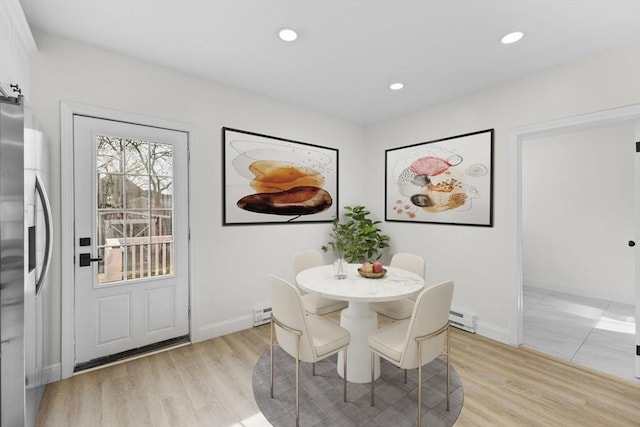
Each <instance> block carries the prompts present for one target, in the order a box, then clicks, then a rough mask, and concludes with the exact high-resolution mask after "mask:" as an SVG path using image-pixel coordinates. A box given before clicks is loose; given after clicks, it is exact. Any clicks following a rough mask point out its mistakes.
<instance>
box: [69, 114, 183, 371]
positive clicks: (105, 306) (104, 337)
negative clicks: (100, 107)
mask: <svg viewBox="0 0 640 427" xmlns="http://www.w3.org/2000/svg"><path fill="white" fill-rule="evenodd" d="M73 135H74V136H73V149H74V171H73V172H74V183H75V189H74V220H75V229H74V233H75V241H74V248H75V261H74V264H75V266H74V273H75V291H74V297H75V303H74V310H75V312H74V319H75V364H76V366H77V365H79V364H82V363H85V362H88V361H93V360H96V359H100V358H103V357H105V356H110V355H114V354H117V353H121V352H125V351H128V350H132V349H138V348H140V347H144V346H147V345H151V344H154V343H158V342H161V341H165V340H169V339H172V338H177V337H181V336H185V335H188V333H189V283H188V280H189V278H188V263H189V262H188V239H189V236H188V233H189V228H188V227H189V226H188V203H187V201H188V134H187V133H185V132H181V131H175V130H168V129H163V128H158V127H152V126H144V125H137V124H131V123H125V122H119V121H113V120H106V119H99V118H93V117H86V116H81V115H74V116H73Z"/></svg>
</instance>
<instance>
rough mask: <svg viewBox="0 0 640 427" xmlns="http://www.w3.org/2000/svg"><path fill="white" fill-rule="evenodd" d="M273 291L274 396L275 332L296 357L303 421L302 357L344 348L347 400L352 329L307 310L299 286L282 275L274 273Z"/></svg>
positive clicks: (317, 358) (311, 357)
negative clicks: (282, 277) (348, 354)
mask: <svg viewBox="0 0 640 427" xmlns="http://www.w3.org/2000/svg"><path fill="white" fill-rule="evenodd" d="M269 289H270V292H271V304H272V305H271V306H272V312H271V346H270V358H271V360H270V363H271V398H273V397H274V385H273V376H274V371H273V347H274V332H275V337H276V338H277V341H278V345H279V346H280V347H281V348H282V349H283V350H284V351H285V352H287V353H288V354H289V355H290V356H292V357H294V358H295V370H296V426H298V425H299V423H300V402H299V395H300V391H299V384H300V361H302V362H307V363H313V364H314V371H313V373H314V375H315V363H316V362H318V361H320V360H322V359H325V358H326V357H328V356H331V355H333V354H336V353H337V352H339V351H340V350H343V352H344V364H343V377H344V391H343V394H344V396H343V399H344V401H345V402H346V401H347V351H346V350H347V347H348V346H349V342H350V340H351V335H350V334H349V331H347V330H346V329H344V328H343V327H341V326H339V325H337V324H335V323H333V322H331V321H329V320H327V319H324V318H322V317H320V316H314V315H311V314H309V313H306V312H305V310H304V308H303V306H302V298H301V296H300V291H299V290H298V288H297V287H296V286H294V285H292V284H291V283H289V282H287V281H286V280H283V279H281V278H279V277H276V276H273V275H271V276H270V279H269Z"/></svg>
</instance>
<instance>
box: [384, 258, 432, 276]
mask: <svg viewBox="0 0 640 427" xmlns="http://www.w3.org/2000/svg"><path fill="white" fill-rule="evenodd" d="M389 265H390V266H391V267H398V268H402V269H403V270H407V271H410V272H412V273H415V274H417V275H419V276H420V277H422V278H423V279H424V275H425V273H424V271H425V266H424V259H423V258H422V257H421V256H419V255H415V254H409V253H397V254H395V255H394V256H393V257H392V258H391V262H390V263H389Z"/></svg>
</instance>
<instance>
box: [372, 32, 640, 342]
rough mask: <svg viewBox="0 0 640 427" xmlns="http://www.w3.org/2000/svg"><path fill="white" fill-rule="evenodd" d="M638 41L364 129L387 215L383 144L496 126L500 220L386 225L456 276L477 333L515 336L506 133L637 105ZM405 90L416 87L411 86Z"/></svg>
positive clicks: (432, 273) (443, 275) (375, 204)
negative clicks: (489, 225)
mask: <svg viewBox="0 0 640 427" xmlns="http://www.w3.org/2000/svg"><path fill="white" fill-rule="evenodd" d="M638 76H640V46H638V45H633V46H626V47H623V48H619V49H615V50H611V51H608V52H605V53H603V54H600V55H596V56H592V57H588V58H584V59H581V60H578V61H574V62H571V63H567V64H564V65H562V66H559V67H556V68H553V69H549V70H546V71H543V72H540V73H537V74H534V75H531V76H529V77H526V78H523V79H519V80H516V81H513V82H510V83H507V84H503V85H499V86H494V87H489V88H486V89H484V90H480V91H478V92H475V93H472V94H469V95H467V96H464V97H460V98H457V99H453V100H450V101H448V102H444V103H441V104H439V105H437V106H434V107H431V108H425V109H423V110H420V111H417V112H415V113H413V114H410V115H407V116H404V117H399V118H397V119H394V120H389V121H387V122H384V123H380V124H377V125H375V126H371V127H369V128H367V130H366V142H367V147H368V151H367V153H368V156H367V163H368V166H369V168H370V172H369V175H368V178H369V179H368V182H369V185H367V187H366V189H367V203H368V205H369V206H370V207H371V208H372V211H373V212H374V213H375V214H376V215H378V216H381V217H383V216H384V203H385V201H384V185H385V183H384V155H385V154H384V150H385V149H388V148H394V147H401V146H404V145H409V144H415V143H419V142H424V141H430V140H434V139H438V138H444V137H448V136H453V135H459V134H464V133H469V132H474V131H478V130H483V129H488V128H493V129H495V147H494V164H495V167H494V188H493V190H494V191H493V193H494V195H493V203H494V226H493V227H492V228H483V227H463V226H452V225H436V224H406V223H386V224H384V226H385V227H384V228H385V232H387V234H390V235H391V236H392V245H393V247H392V250H393V251H396V250H398V251H412V252H416V253H419V254H421V255H423V256H424V257H425V259H426V263H427V281H428V282H430V283H437V282H440V281H443V280H447V279H453V280H454V281H455V285H456V289H455V293H454V301H453V305H454V306H456V307H459V308H463V309H467V310H471V311H474V312H476V313H477V315H478V317H479V332H480V333H482V334H484V335H486V336H489V337H493V338H495V339H499V340H501V341H504V342H513V341H514V336H513V335H512V332H513V331H514V328H515V327H516V326H515V325H511V324H510V320H511V314H510V313H511V311H512V309H513V307H512V306H513V301H514V300H515V299H514V289H515V284H514V283H512V280H513V277H515V276H516V274H515V269H516V268H517V266H516V265H515V263H514V262H513V260H514V259H515V256H514V254H513V236H512V232H513V230H514V229H515V228H516V227H515V225H514V224H515V223H516V221H517V217H516V216H515V213H514V212H513V209H512V208H511V206H512V204H511V201H510V200H508V199H507V196H508V194H509V191H508V190H509V185H510V180H512V179H514V177H513V176H510V173H511V172H510V168H509V164H508V158H509V146H508V143H509V139H508V133H509V130H510V129H512V128H515V127H519V126H524V125H528V124H533V123H541V122H546V121H550V120H554V119H559V118H565V117H571V116H575V115H579V114H583V113H589V112H595V111H601V110H607V109H611V108H615V107H620V106H626V105H630V104H637V103H640V78H638ZM405 90H410V88H409V87H407V89H405Z"/></svg>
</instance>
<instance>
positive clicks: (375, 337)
mask: <svg viewBox="0 0 640 427" xmlns="http://www.w3.org/2000/svg"><path fill="white" fill-rule="evenodd" d="M452 298H453V282H452V281H447V282H442V283H439V284H437V285H434V286H431V287H430V288H427V289H425V290H423V291H422V292H420V294H419V295H418V298H417V299H416V303H415V305H414V307H413V313H412V314H411V317H410V318H409V319H405V320H400V321H398V322H395V323H392V324H390V325H388V326H384V327H382V328H380V329H378V330H377V331H375V332H373V333H371V334H370V335H369V349H370V350H371V366H372V369H371V406H374V388H375V386H374V370H373V362H374V359H375V356H376V355H378V356H380V357H382V358H383V359H385V360H388V361H389V362H391V363H393V364H394V365H396V366H397V367H399V368H402V369H405V373H406V370H407V369H414V368H418V425H422V424H421V420H422V366H424V365H426V364H427V363H429V362H431V361H433V360H434V359H436V358H437V357H438V356H440V355H442V354H443V350H444V355H445V356H446V359H447V411H448V410H449V310H450V308H451V300H452ZM405 382H406V375H405Z"/></svg>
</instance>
